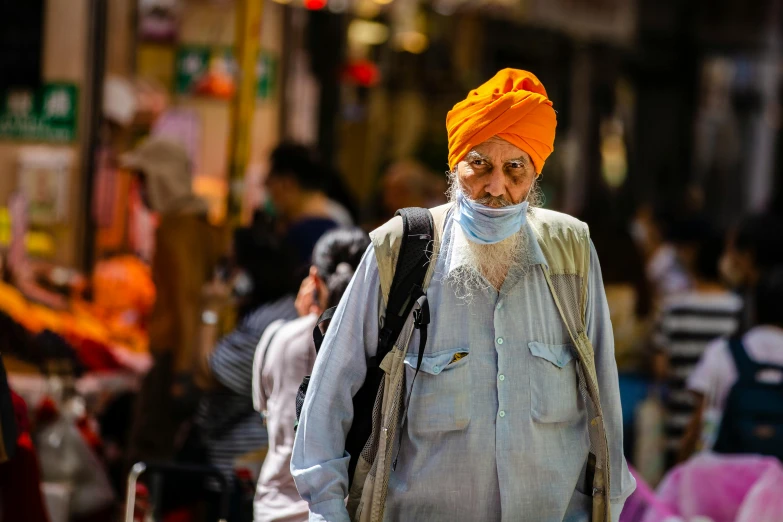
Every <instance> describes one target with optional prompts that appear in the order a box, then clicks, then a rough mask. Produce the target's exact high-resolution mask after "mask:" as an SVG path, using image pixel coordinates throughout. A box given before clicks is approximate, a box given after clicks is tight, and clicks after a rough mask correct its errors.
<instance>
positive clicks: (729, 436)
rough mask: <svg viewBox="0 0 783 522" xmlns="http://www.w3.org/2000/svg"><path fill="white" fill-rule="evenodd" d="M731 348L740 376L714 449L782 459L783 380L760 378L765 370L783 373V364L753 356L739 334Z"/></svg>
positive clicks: (734, 338) (725, 411) (729, 399)
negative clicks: (762, 360) (770, 380)
mask: <svg viewBox="0 0 783 522" xmlns="http://www.w3.org/2000/svg"><path fill="white" fill-rule="evenodd" d="M729 350H730V351H731V356H732V358H733V359H734V365H735V367H736V368H737V374H738V378H737V382H736V383H735V384H734V386H732V388H731V391H730V392H729V396H728V398H727V400H726V408H725V410H724V413H723V420H722V421H721V425H720V429H719V431H718V439H717V441H716V442H715V446H714V448H713V449H714V451H715V452H717V453H758V454H761V455H770V456H773V457H777V458H778V459H780V460H783V380H778V382H774V383H773V382H765V381H763V380H761V379H760V378H759V377H760V376H761V375H762V372H764V371H768V372H779V373H780V375H783V367H781V366H775V365H772V364H766V363H759V362H756V361H754V360H753V359H751V358H750V357H749V356H748V354H747V352H746V351H745V347H744V346H743V344H742V340H741V339H740V338H739V337H732V338H731V339H729Z"/></svg>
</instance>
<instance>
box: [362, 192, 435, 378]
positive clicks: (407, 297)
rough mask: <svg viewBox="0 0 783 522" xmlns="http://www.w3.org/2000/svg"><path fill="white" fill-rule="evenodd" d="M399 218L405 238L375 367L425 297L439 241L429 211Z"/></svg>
mask: <svg viewBox="0 0 783 522" xmlns="http://www.w3.org/2000/svg"><path fill="white" fill-rule="evenodd" d="M396 215H398V216H401V217H402V231H403V234H402V241H401V243H400V253H399V256H398V257H397V265H396V267H395V270H394V279H393V280H392V284H391V289H390V290H389V298H388V300H387V305H386V313H385V317H384V322H383V327H382V328H381V330H380V332H379V334H378V350H377V352H376V355H375V357H373V358H371V359H370V361H369V362H368V365H370V366H375V367H377V366H378V365H380V363H381V361H383V358H384V357H386V354H388V353H389V352H390V351H391V349H392V347H393V346H394V343H396V342H397V338H398V337H399V336H400V332H402V328H403V326H404V325H405V321H406V320H407V319H408V316H409V315H410V313H411V310H413V307H414V305H415V304H416V301H417V300H418V299H419V298H420V297H421V296H423V295H424V291H423V289H422V288H423V286H424V278H425V277H426V275H427V269H428V268H429V262H430V252H431V250H432V247H431V245H432V241H433V240H434V237H435V224H434V222H433V219H432V214H431V213H430V211H429V210H428V209H426V208H416V207H412V208H403V209H400V210H398V211H397V214H396Z"/></svg>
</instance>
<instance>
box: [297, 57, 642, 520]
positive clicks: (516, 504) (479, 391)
mask: <svg viewBox="0 0 783 522" xmlns="http://www.w3.org/2000/svg"><path fill="white" fill-rule="evenodd" d="M446 126H447V129H448V133H449V166H450V168H451V178H452V180H451V183H452V185H451V187H452V188H451V193H450V195H451V201H452V203H451V204H450V205H449V206H447V207H446V208H445V209H443V208H440V209H433V211H432V212H433V215H436V219H435V222H436V227H437V225H438V224H439V223H441V228H439V229H437V230H438V232H437V233H436V237H437V238H439V240H438V242H437V243H436V245H437V255H436V257H434V258H433V259H432V264H433V265H434V266H433V267H432V273H433V276H432V278H431V280H430V282H429V287H428V289H427V298H428V301H429V307H430V310H431V321H430V325H429V342H428V343H427V344H426V348H425V351H424V354H423V361H422V364H421V371H420V372H419V373H418V377H417V379H416V380H415V381H413V376H414V373H415V367H416V365H417V358H418V357H417V355H418V354H415V353H412V352H413V351H414V350H413V347H416V346H418V342H417V336H418V332H414V334H413V339H412V341H411V342H410V347H412V349H411V350H410V351H409V352H408V354H407V356H406V357H405V365H406V367H407V368H406V372H407V373H406V381H407V387H408V392H410V402H409V406H408V409H407V414H406V416H405V418H404V424H402V429H401V432H400V436H399V442H398V446H397V447H396V448H395V455H396V457H395V465H393V466H390V468H391V469H390V470H389V471H388V475H387V476H388V489H387V491H385V497H382V498H384V499H385V501H384V502H383V506H382V507H381V509H380V512H381V513H383V519H384V520H401V521H419V520H421V521H424V520H426V521H428V522H433V521H436V522H437V521H444V522H445V521H449V522H453V521H482V522H488V521H501V520H502V521H509V522H512V521H513V522H518V521H530V522H553V521H569V522H575V521H579V522H582V521H589V520H593V521H598V520H600V521H602V522H603V521H607V522H608V521H609V520H617V519H618V518H619V515H620V511H621V510H622V507H623V504H624V502H625V499H626V498H627V497H628V495H630V493H631V492H632V491H633V489H634V487H635V483H634V480H633V478H632V477H631V475H630V473H629V472H628V468H627V466H626V463H625V461H624V458H623V454H622V446H623V444H622V427H621V414H620V398H619V391H618V384H617V369H616V366H615V361H614V350H613V340H612V329H611V324H610V322H609V310H608V308H607V304H606V297H605V295H604V289H603V282H602V279H601V270H600V267H599V264H598V258H597V255H596V253H595V251H594V249H593V247H592V244H591V243H590V241H589V237H588V235H587V227H586V226H585V225H584V224H583V223H580V222H578V221H577V220H575V219H573V218H571V217H569V216H565V215H563V214H558V213H556V212H551V211H545V210H543V209H534V208H532V207H534V206H535V205H534V203H535V200H536V197H535V195H536V191H535V182H536V179H537V177H538V176H539V175H540V173H541V170H542V168H543V166H544V162H545V160H546V158H547V157H548V156H549V154H550V153H551V152H552V150H553V143H554V137H555V126H556V117H555V111H554V109H553V108H552V102H551V101H550V100H549V99H548V98H547V95H546V91H545V89H544V87H543V85H542V84H541V82H540V81H539V80H538V78H536V77H535V76H534V75H533V74H531V73H529V72H526V71H520V70H515V69H505V70H503V71H500V72H499V73H498V74H497V75H496V76H495V77H494V78H492V79H491V80H490V81H489V82H487V83H485V84H484V85H482V86H481V87H479V88H478V89H476V90H474V91H472V92H471V93H470V94H469V95H468V97H467V99H466V100H464V101H462V102H460V103H458V104H457V105H455V106H454V109H453V110H452V111H450V112H449V114H448V116H447V118H446ZM439 215H442V218H441V219H438V218H437V216H439ZM388 236H389V232H388V229H385V228H384V227H381V229H379V231H376V232H375V233H374V234H373V245H374V246H373V247H371V248H370V249H368V251H367V253H366V254H365V257H364V259H363V261H362V263H361V265H360V266H359V268H358V269H357V271H356V276H355V277H354V279H353V281H352V283H351V285H350V287H349V288H348V290H347V291H346V294H345V297H344V298H343V299H342V301H341V303H340V306H339V307H338V309H337V312H336V315H335V317H334V318H333V320H332V325H333V326H332V327H331V329H330V330H329V332H328V334H327V336H326V339H325V341H324V344H323V346H322V348H321V352H320V353H319V356H318V359H317V362H316V365H315V369H314V372H313V376H312V380H311V382H310V388H309V391H308V394H307V400H306V401H305V404H304V409H303V411H302V419H301V421H300V424H299V430H298V433H297V437H296V441H295V444H294V451H293V457H292V461H291V468H292V471H293V474H294V477H295V480H296V484H297V488H298V489H299V492H300V494H301V495H302V498H304V499H305V500H306V501H307V502H308V503H309V505H310V520H327V521H329V522H335V521H343V520H349V514H348V510H347V508H346V505H345V502H344V499H345V497H346V496H347V494H348V476H347V473H346V468H347V464H348V458H349V457H348V456H347V455H346V454H345V439H346V434H347V431H348V429H349V428H350V426H351V421H352V418H353V413H354V412H353V406H352V395H353V394H355V393H356V391H357V390H358V389H359V387H360V386H361V385H362V382H363V380H364V378H365V375H366V372H367V361H368V359H369V358H371V357H372V356H374V355H375V351H376V347H377V344H378V331H379V317H380V316H382V311H383V310H382V308H383V302H384V301H383V299H382V290H381V287H382V281H383V277H384V271H385V270H384V268H383V267H385V266H388V265H389V262H388V259H385V253H384V252H385V250H384V249H383V248H382V245H383V244H384V243H386V244H388V239H389V237H388ZM386 288H388V285H387V286H386ZM412 381H413V383H412ZM402 420H403V419H401V423H402ZM395 438H396V437H395ZM395 443H397V441H395ZM380 482H381V484H382V485H385V482H386V481H385V480H381V481H380ZM354 485H355V484H354ZM352 490H353V486H352ZM360 510H361V508H360ZM366 511H367V510H365V513H364V514H363V515H362V516H361V517H360V518H361V519H362V520H364V519H367V520H369V519H372V517H370V518H367V517H366V515H367V513H366ZM373 511H374V512H376V513H377V512H378V511H376V510H375V508H373Z"/></svg>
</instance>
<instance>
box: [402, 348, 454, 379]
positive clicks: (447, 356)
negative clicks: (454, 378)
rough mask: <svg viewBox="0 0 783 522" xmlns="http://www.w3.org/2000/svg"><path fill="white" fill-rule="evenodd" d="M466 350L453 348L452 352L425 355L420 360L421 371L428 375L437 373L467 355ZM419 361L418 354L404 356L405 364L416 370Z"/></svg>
mask: <svg viewBox="0 0 783 522" xmlns="http://www.w3.org/2000/svg"><path fill="white" fill-rule="evenodd" d="M467 354H468V351H467V350H454V351H453V352H446V353H439V354H436V355H425V356H424V357H423V358H422V360H421V371H422V372H424V373H429V374H430V375H438V374H439V373H440V372H442V371H443V370H445V369H446V368H447V367H448V366H449V365H450V364H452V363H453V364H456V363H457V362H458V361H460V360H462V359H464V358H465V356H467ZM418 362H419V354H415V353H414V354H410V355H406V356H405V364H406V365H407V366H410V367H411V368H412V369H413V370H416V364H417V363H418Z"/></svg>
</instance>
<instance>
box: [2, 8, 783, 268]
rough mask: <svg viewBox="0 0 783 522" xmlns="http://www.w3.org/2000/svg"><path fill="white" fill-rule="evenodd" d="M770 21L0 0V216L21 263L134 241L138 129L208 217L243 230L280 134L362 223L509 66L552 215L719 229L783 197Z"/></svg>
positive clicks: (712, 13) (773, 14) (707, 13)
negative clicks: (15, 231)
mask: <svg viewBox="0 0 783 522" xmlns="http://www.w3.org/2000/svg"><path fill="white" fill-rule="evenodd" d="M779 4H780V2H778V1H777V0H756V1H751V2H743V3H739V2H732V1H728V0H722V1H711V2H687V3H683V2H674V1H671V2H669V1H663V2H661V1H648V0H557V1H543V0H529V1H528V0H526V1H524V2H508V1H505V0H493V1H461V0H437V1H435V0H433V1H432V2H419V1H417V0H391V1H389V0H329V1H324V0H304V2H299V1H298V0H290V1H280V2H273V1H267V2H264V3H263V5H261V3H258V2H252V1H250V0H233V1H232V0H139V1H136V0H112V1H108V0H67V1H66V0H34V1H30V2H24V3H23V4H18V3H14V2H5V3H3V7H2V9H3V13H1V14H2V16H0V20H2V22H0V24H2V25H3V31H2V35H3V36H2V43H1V44H0V60H2V63H0V68H1V69H2V71H3V72H2V77H1V78H0V86H1V87H2V92H3V94H2V112H0V171H2V173H3V175H2V178H0V201H2V202H5V203H6V205H5V206H4V209H3V213H4V215H7V214H8V212H10V210H8V206H7V202H8V197H9V195H10V194H11V193H13V192H15V191H21V192H23V193H25V194H26V195H27V199H31V198H32V201H30V202H28V204H33V205H38V204H40V205H43V207H41V208H40V209H39V211H37V212H34V213H33V214H32V216H31V219H30V223H28V229H27V234H28V239H29V241H28V243H29V244H28V247H29V248H32V249H33V251H34V253H35V254H36V255H38V256H41V257H43V258H47V259H51V260H52V261H56V262H58V263H62V264H65V265H68V266H73V267H89V266H91V265H92V264H93V263H94V261H95V260H96V259H98V258H99V257H100V256H101V254H102V253H105V252H107V251H117V250H122V249H126V248H128V247H129V245H130V244H131V243H133V242H134V241H137V243H143V241H142V238H138V237H135V235H134V230H137V229H138V226H137V227H136V228H134V225H139V223H138V221H142V222H143V220H144V216H138V215H135V214H133V213H130V214H128V212H127V208H128V207H129V206H131V207H132V206H133V205H134V198H133V197H128V195H129V194H132V192H133V191H132V190H131V188H130V184H131V182H130V180H129V178H127V177H126V176H125V175H123V173H122V172H121V171H118V170H117V169H116V167H115V164H114V158H116V156H117V154H118V153H119V152H122V151H123V150H126V149H127V148H129V147H130V146H131V145H132V144H134V143H135V142H136V141H138V139H139V138H140V137H142V136H144V135H147V134H150V133H153V134H167V135H172V136H176V137H178V139H181V140H183V142H184V143H185V144H186V146H187V148H188V149H189V151H190V153H191V156H192V162H193V164H194V166H195V171H194V185H195V187H196V190H197V191H198V192H199V193H201V194H203V195H205V196H207V197H208V198H209V199H210V201H211V202H212V211H213V216H214V218H215V219H216V220H222V219H223V218H224V217H225V215H226V211H227V210H228V207H229V206H231V211H232V212H237V213H239V212H240V210H241V209H244V211H243V212H241V216H242V219H244V220H247V219H248V216H249V215H250V213H251V209H252V207H253V206H256V205H258V204H259V203H260V201H262V195H261V194H260V193H259V191H260V179H261V178H262V177H263V176H264V174H265V168H266V158H267V155H268V153H269V151H270V150H271V148H272V147H273V146H274V144H276V143H277V142H278V141H280V140H281V139H294V140H296V141H301V142H304V143H307V144H311V145H313V146H315V147H316V148H317V149H318V151H319V152H320V154H321V156H322V159H324V160H325V161H326V162H327V163H329V164H331V165H332V166H333V167H334V168H335V169H336V171H337V172H340V173H341V175H342V180H343V182H344V185H345V186H346V187H347V190H348V191H349V193H350V195H351V196H352V197H353V198H355V200H356V201H357V202H359V203H360V205H359V208H367V207H368V204H369V203H370V202H372V201H374V199H373V198H375V197H376V196H377V194H376V193H377V191H378V189H379V186H380V185H379V180H380V177H381V174H382V173H383V171H384V170H385V169H386V167H387V166H389V165H390V164H391V163H393V162H395V161H396V160H399V159H408V158H414V159H416V160H418V161H419V162H421V163H422V164H423V165H425V166H426V167H427V168H428V169H429V170H430V171H432V172H433V173H437V174H440V173H442V172H443V171H445V169H446V162H445V157H446V133H445V128H444V124H443V120H444V115H445V113H446V112H447V111H448V110H449V109H450V108H451V106H452V104H453V103H454V102H455V101H457V100H459V99H460V98H461V97H463V96H464V94H465V93H466V92H467V91H468V90H469V89H470V88H472V87H474V86H475V85H478V84H479V83H480V82H481V81H482V80H483V79H485V78H487V77H489V76H491V74H493V72H494V71H496V70H497V69H499V68H502V67H507V66H508V67H520V68H525V69H529V70H532V71H535V73H536V74H537V75H538V76H539V77H540V78H541V79H542V81H543V82H544V84H545V85H546V86H547V88H548V90H549V94H550V97H551V98H552V100H553V101H554V104H555V107H556V108H557V111H558V120H559V121H558V134H557V142H556V146H555V153H554V155H553V157H552V159H551V160H550V162H549V163H548V166H547V170H546V172H545V173H544V177H543V180H542V186H543V188H544V191H545V193H546V195H547V201H548V205H549V206H551V207H554V208H558V209H562V210H565V211H567V212H571V213H575V214H579V215H590V213H591V212H592V211H598V212H600V213H604V214H605V213H607V212H608V213H610V214H611V216H612V218H613V219H615V220H617V222H623V221H627V220H628V219H629V218H630V216H631V215H632V213H633V212H634V210H635V209H636V208H637V207H639V206H640V205H642V204H650V205H653V206H660V205H662V204H665V203H667V202H668V203H671V204H679V203H680V202H682V201H683V200H684V199H688V201H690V202H691V204H694V205H697V206H699V207H700V208H703V209H705V210H708V211H709V212H710V214H711V215H713V216H715V218H716V219H718V220H719V221H720V222H721V224H723V225H727V224H729V223H731V222H733V221H734V220H735V219H736V218H737V217H738V216H740V215H742V214H743V213H745V212H747V211H749V210H761V209H764V208H768V207H770V206H771V205H773V204H774V203H775V202H777V201H778V200H779V196H778V195H779V193H780V181H779V180H780V177H781V175H780V171H781V167H782V166H783V162H782V161H780V159H779V158H778V152H777V151H778V147H777V146H776V145H777V140H778V133H779V112H780V111H779V107H780V100H781V93H782V92H783V91H782V90H781V87H780V72H781V71H780V69H781V68H780V59H779V58H780V57H779V53H780V35H779V32H780V13H779V12H780V6H779ZM238 14H239V15H238ZM237 49H239V52H237ZM242 53H244V54H243V55H242V58H240V59H239V61H237V58H236V56H238V55H240V54H242ZM248 53H249V54H248ZM240 63H245V64H252V67H247V68H246V69H243V70H242V73H241V74H239V70H240V67H239V64H240ZM243 81H244V83H243ZM237 92H240V94H242V95H243V96H244V98H243V96H237V97H235V93H237ZM236 99H241V100H242V101H238V102H237V103H236V104H233V105H232V100H236ZM32 145H35V147H32ZM28 172H38V174H36V175H32V174H24V175H23V174H22V173H28ZM33 178H34V179H35V182H33V181H32V180H33ZM242 180H244V183H243V182H242ZM229 192H233V194H234V198H233V200H234V204H231V205H228V203H227V202H228V199H227V195H228V193H229ZM686 196H687V198H686ZM129 216H130V221H131V222H128V220H129ZM361 217H367V218H370V217H371V216H361ZM3 223H4V225H3V226H5V227H6V229H8V227H10V226H11V225H10V224H9V223H10V220H9V219H4V220H3ZM142 229H143V227H142ZM2 237H3V238H5V240H6V242H7V241H8V238H9V234H8V233H6V234H3V235H2ZM134 248H136V249H139V248H142V250H143V244H135V246H134Z"/></svg>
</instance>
